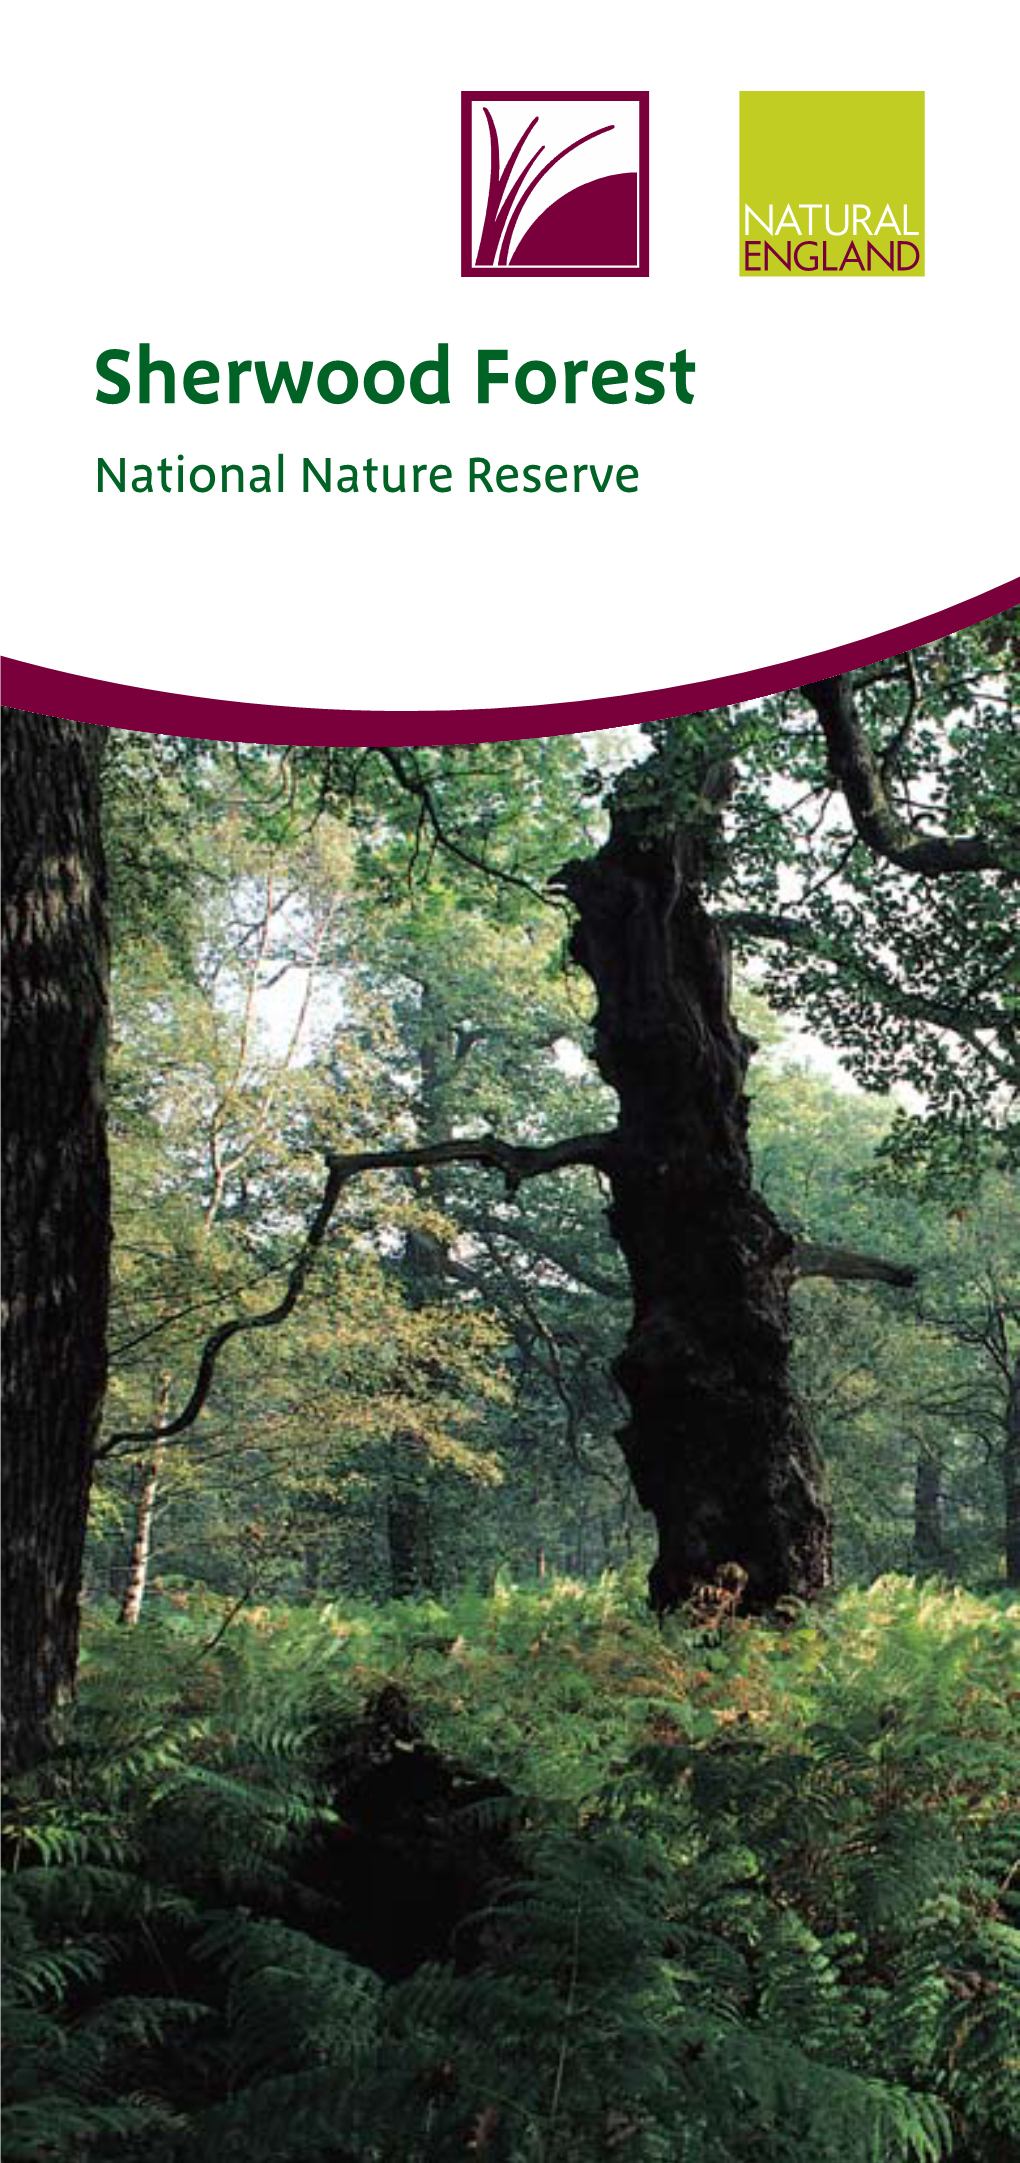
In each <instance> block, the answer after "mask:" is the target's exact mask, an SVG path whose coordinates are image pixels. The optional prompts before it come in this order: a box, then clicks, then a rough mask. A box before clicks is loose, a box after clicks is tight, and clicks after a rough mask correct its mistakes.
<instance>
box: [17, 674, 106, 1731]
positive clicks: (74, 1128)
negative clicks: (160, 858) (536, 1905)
mask: <svg viewBox="0 0 1020 2163" xmlns="http://www.w3.org/2000/svg"><path fill="white" fill-rule="evenodd" d="M102 751H103V732H102V730H101V729H98V728H90V727H86V726H83V725H82V724H80V723H77V722H73V721H58V720H53V719H51V718H49V717H48V716H45V715H42V714H26V713H20V712H14V711H7V710H5V713H4V732H3V773H4V907H3V952H4V1020H3V1037H4V1064H5V1088H4V1139H3V1152H4V1175H5V1186H6V1207H5V1210H4V1227H3V1279H4V1291H3V1298H4V1390H3V1394H4V1425H3V1518H4V1640H3V1681H4V1692H3V1696H4V1751H5V1758H6V1760H7V1762H8V1763H10V1764H12V1765H19V1764H25V1763H28V1762H30V1761H31V1760H32V1758H34V1757H35V1756H37V1755H38V1754H39V1752H40V1750H41V1749H42V1748H43V1747H44V1746H45V1741H46V1733H47V1728H48V1724H49V1720H50V1717H51V1714H52V1712H53V1710H54V1707H55V1706H56V1705H57V1703H58V1702H59V1700H60V1699H61V1697H63V1696H64V1695H66V1694H67V1692H68V1691H69V1690H70V1689H71V1687H72V1685H73V1682H74V1674H75V1666H76V1662H77V1653H78V1599H79V1588H80V1585H81V1558H82V1549H83V1546H84V1540H85V1520H86V1516H87V1512H88V1500H89V1488H90V1484H91V1478H92V1463H93V1447H94V1442H95V1435H96V1428H97V1425H98V1421H99V1414H100V1409H101V1405H102V1399H103V1391H104V1387H105V1382H106V1313H107V1297H108V1279H109V1244H110V1189H109V1169H108V1164H107V1153H106V1123H105V1103H104V1056H105V1046H106V1025H107V980H108V965H109V949H108V937H107V920H106V886H105V875H104V866H103V850H102V842H101V838H100V828H99V778H100V763H101V758H102Z"/></svg>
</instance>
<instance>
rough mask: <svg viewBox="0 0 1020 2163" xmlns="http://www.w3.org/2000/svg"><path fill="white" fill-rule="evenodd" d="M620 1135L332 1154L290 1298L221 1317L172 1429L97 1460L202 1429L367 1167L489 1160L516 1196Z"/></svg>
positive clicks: (127, 1436)
mask: <svg viewBox="0 0 1020 2163" xmlns="http://www.w3.org/2000/svg"><path fill="white" fill-rule="evenodd" d="M612 1140H613V1137H612V1135H611V1134H609V1133H597V1134H568V1135H566V1136H564V1138H563V1139H562V1140H560V1141H555V1142H543V1143H538V1144H536V1145H534V1146H528V1145H526V1144H522V1143H518V1142H505V1141H502V1140H501V1139H500V1137H499V1136H498V1135H496V1134H479V1135H477V1136H474V1137H465V1139H464V1140H463V1141H448V1142H430V1143H426V1144H423V1145H422V1147H421V1148H419V1149H370V1150H359V1151H353V1152H351V1153H349V1154H344V1155H332V1154H330V1155H327V1158H326V1164H327V1173H328V1176H327V1179H326V1185H325V1188H324V1191H323V1195H322V1200H321V1201H320V1203H319V1206H318V1208H317V1210H316V1212H315V1215H314V1217H313V1218H312V1221H311V1224H310V1225H309V1227H308V1231H307V1233H306V1235H305V1238H304V1241H303V1243H302V1245H301V1247H300V1248H299V1250H298V1253H297V1256H296V1259H295V1260H294V1262H293V1264H292V1266H291V1270H290V1274H289V1276H288V1278H287V1285H286V1289H285V1291H284V1294H283V1297H282V1299H279V1300H278V1301H277V1303H276V1305H275V1306H274V1307H267V1308H265V1309H264V1310H263V1312H262V1313H261V1314H240V1315H234V1316H232V1317H231V1319H230V1321H228V1322H221V1324H220V1326H219V1328H218V1329H214V1330H213V1332H212V1335H211V1336H210V1337H207V1338H206V1342H205V1345H204V1347H203V1350H202V1355H201V1358H200V1360H199V1363H198V1372H197V1374H196V1376H195V1383H194V1387H193V1389H192V1391H191V1395H190V1397H189V1398H188V1401H187V1404H186V1405H185V1406H184V1409H183V1411H181V1412H179V1413H178V1415H177V1418H176V1419H173V1420H170V1421H169V1422H168V1423H167V1424H166V1425H164V1426H156V1427H142V1428H136V1429H131V1430H126V1429H125V1430H122V1431H120V1432H118V1433H117V1434H112V1435H110V1436H108V1438H107V1440H106V1441H105V1442H103V1443H101V1445H100V1447H99V1448H98V1449H97V1451H96V1453H95V1454H96V1456H97V1458H100V1457H109V1456H111V1455H112V1454H113V1452H114V1450H117V1449H119V1448H125V1447H132V1448H138V1447H140V1446H143V1445H147V1444H148V1443H150V1442H168V1441H170V1440H172V1439H173V1438H174V1437H175V1436H177V1435H180V1434H183V1433H184V1432H185V1430H186V1429H187V1428H189V1427H193V1426H194V1424H195V1421H196V1420H197V1418H198V1416H199V1413H200V1412H201V1411H202V1408H203V1406H204V1405H205V1403H206V1400H207V1398H208V1395H209V1391H210V1389H211V1388H212V1383H213V1377H214V1375H215V1373H216V1366H217V1362H218V1360H219V1356H220V1353H221V1352H222V1351H223V1349H224V1346H225V1345H228V1344H229V1343H230V1341H231V1339H232V1338H233V1337H240V1336H242V1335H246V1334H247V1333H248V1332H249V1331H251V1330H256V1329H277V1328H278V1327H279V1325H280V1323H281V1322H285V1321H286V1320H287V1317H288V1315H290V1314H292V1313H293V1311H294V1308H295V1307H296V1306H297V1303H298V1300H299V1299H300V1297H301V1294H302V1292H303V1290H304V1287H305V1284H306V1282H307V1279H308V1276H309V1274H310V1272H311V1269H312V1267H313V1265H314V1262H315V1259H316V1256H317V1255H318V1252H319V1249H320V1247H321V1246H322V1243H323V1240H324V1239H325V1237H326V1233H327V1232H328V1230H329V1226H330V1223H331V1221H332V1218H333V1213H334V1211H335V1209H336V1206H337V1203H338V1201H339V1199H340V1196H341V1194H342V1193H343V1191H344V1188H345V1187H347V1186H349V1185H350V1182H351V1180H352V1179H357V1178H358V1177H359V1176H360V1174H361V1173H362V1172H383V1171H424V1170H428V1169H430V1168H433V1167H435V1166H436V1165H439V1164H484V1165H486V1166H488V1167H489V1168H490V1169H491V1170H493V1171H498V1172H502V1174H503V1178H504V1180H505V1181H506V1187H507V1192H508V1194H514V1193H516V1191H517V1188H518V1187H519V1186H520V1185H521V1183H522V1181H523V1180H525V1179H535V1178H538V1177H539V1176H540V1175H541V1174H542V1173H543V1172H556V1171H562V1170H564V1169H566V1168H567V1167H568V1166H571V1165H578V1164H587V1165H590V1166H592V1167H593V1168H595V1169H601V1168H603V1167H604V1166H605V1165H606V1164H607V1163H608V1161H609V1152H610V1148H611V1144H612Z"/></svg>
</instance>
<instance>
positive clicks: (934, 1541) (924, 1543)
mask: <svg viewBox="0 0 1020 2163" xmlns="http://www.w3.org/2000/svg"><path fill="white" fill-rule="evenodd" d="M914 1560H915V1562H916V1564H917V1568H918V1569H919V1570H922V1571H941V1570H944V1569H945V1567H946V1533H945V1523H944V1519H943V1492H942V1460H941V1458H940V1457H939V1456H938V1454H937V1452H935V1451H934V1450H925V1449H922V1450H920V1451H919V1452H918V1458H917V1469H916V1471H915V1474H914Z"/></svg>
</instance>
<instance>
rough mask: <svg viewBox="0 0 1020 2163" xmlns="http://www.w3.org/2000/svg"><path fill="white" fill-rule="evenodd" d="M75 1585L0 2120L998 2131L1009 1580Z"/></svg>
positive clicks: (602, 2145) (128, 2137) (1019, 1859)
mask: <svg viewBox="0 0 1020 2163" xmlns="http://www.w3.org/2000/svg"><path fill="white" fill-rule="evenodd" d="M225 1613H226V1610H225V1605H224V1603H223V1602H222V1601H218V1600H216V1599H214V1598H213V1597H212V1596H210V1595H208V1594H203V1593H200V1592H195V1593H191V1594H177V1595H173V1596H170V1597H167V1596H163V1597H162V1598H153V1599H151V1600H150V1602H149V1605H148V1609H147V1612H146V1615H145V1618H144V1619H143V1622H142V1624H141V1626H140V1627H139V1628H138V1629H137V1630H135V1631H132V1632H127V1631H124V1630H122V1629H118V1627H117V1626H116V1624H115V1623H114V1621H113V1620H112V1618H106V1617H104V1616H102V1615H97V1614H95V1613H93V1614H90V1616H89V1619H88V1621H87V1624H86V1629H85V1638H84V1655H83V1669H82V1683H81V1691H80V1700H79V1705H78V1708H77V1711H76V1713H75V1714H74V1716H73V1718H72V1719H70V1721H69V1724H68V1729H67V1733H66V1736H65V1737H64V1738H63V1741H62V1744H61V1747H60V1749H59V1751H58V1753H57V1756H56V1758H55V1760H54V1761H52V1763H51V1764H50V1765H49V1766H48V1768H47V1770H46V1772H45V1774H44V1775H38V1776H36V1778H35V1779H34V1780H31V1781H28V1782H23V1783H22V1784H21V1786H20V1787H19V1788H17V1789H15V1790H14V1791H13V1792H12V1795H11V1799H10V1810H9V1817H8V1825H7V1834H6V1860H7V1863H8V1866H9V1870H10V1875H9V1877H8V1880H7V1902H6V1922H5V1936H6V1962H5V1967H6V1987H7V1993H8V1997H9V2000H10V2007H9V2012H8V2098H9V2100H8V2106H7V2112H6V2141H7V2156H8V2159H9V2163H29V2159H32V2163H48V2159H51V2158H52V2159H55V2163H65V2159H66V2163H107V2159H110V2163H114V2159H117V2158H125V2157H126V2158H128V2159H134V2158H135V2157H141V2156H142V2155H143V2154H144V2156H145V2157H146V2163H199V2159H203V2158H206V2157H210V2158H211V2157H215V2158H216V2163H231V2159H233V2158H235V2157H236V2158H238V2159H240V2158H244V2163H445V2159H447V2158H450V2159H453V2158H455V2157H465V2156H476V2157H483V2158H489V2159H491V2163H566V2159H567V2158H568V2157H569V2158H572V2159H580V2163H588V2159H591V2163H597V2159H600V2158H603V2157H605V2158H622V2159H623V2163H741V2159H743V2158H747V2159H748V2163H786V2159H789V2163H910V2159H915V2158H916V2159H921V2163H923V2159H925V2158H937V2157H940V2156H946V2157H950V2156H951V2157H953V2158H956V2159H957V2163H1009V2159H1010V2158H1011V2157H1013V2156H1015V2155H1016V2154H1017V2152H1018V2150H1017V2145H1016V2144H1017V2143H1018V2142H1020V2103H1018V2096H1020V1935H1018V1931H1017V1928H1016V1926H1017V1923H1018V1921H1020V1811H1018V1800H1020V1796H1018V1786H1020V1783H1018V1781H1017V1770H1018V1765H1020V1756H1018V1750H1017V1743H1018V1738H1020V1660H1018V1658H1017V1653H1018V1650H1020V1630H1018V1624H1020V1605H1018V1604H1017V1603H1016V1602H1012V1603H1011V1602H1010V1601H1009V1599H1008V1598H1007V1597H1006V1596H1005V1595H1002V1596H978V1595H976V1594H972V1593H968V1592H965V1591H961V1590H953V1589H949V1588H947V1587H939V1586H924V1585H915V1584H914V1583H912V1582H911V1581H909V1580H904V1579H892V1578H888V1579H883V1580H881V1581H880V1582H879V1583H877V1584H876V1585H874V1586H872V1587H871V1589H870V1590H868V1591H863V1590H853V1591H847V1592H845V1593H843V1594H842V1595H840V1596H838V1597H837V1598H834V1599H832V1600H831V1601H829V1602H827V1603H824V1604H823V1605H822V1606H821V1607H819V1608H818V1609H814V1610H811V1611H810V1612H808V1611H797V1612H793V1611H791V1612H790V1614H788V1615H787V1617H786V1618H785V1619H784V1620H783V1621H782V1622H781V1623H771V1624H767V1623H750V1622H745V1621H743V1620H741V1619H740V1617H739V1616H734V1615H730V1614H718V1613H700V1614H698V1613H690V1612H688V1613H687V1614H685V1615H682V1616H679V1617H677V1618H674V1619H673V1620H671V1621H670V1622H668V1623H667V1624H666V1625H665V1626H664V1627H663V1628H659V1627H658V1626H657V1625H656V1624H655V1623H653V1622H652V1620H651V1619H650V1617H649V1616H648V1614H647V1613H646V1611H645V1610H644V1608H643V1606H642V1604H641V1599H640V1594H639V1591H638V1589H637V1588H636V1587H633V1588H632V1587H628V1586H625V1585H623V1586H621V1585H620V1584H618V1583H616V1582H615V1581H608V1580H607V1581H606V1582H604V1583H602V1584H600V1585H598V1586H595V1587H591V1586H589V1587H582V1586H580V1585H577V1584H574V1583H571V1582H563V1583H559V1584H554V1585H553V1586H551V1587H550V1588H548V1589H544V1590H541V1591H536V1590H530V1591H529V1590H519V1589H512V1588H506V1589H499V1588H497V1591H496V1593H495V1594H494V1595H493V1596H492V1597H482V1596H481V1595H469V1596H462V1597H459V1598H457V1599H455V1600H453V1601H451V1602H450V1604H449V1605H440V1604H438V1603H434V1602H402V1603H400V1604H398V1605H394V1606H391V1607H389V1608H381V1609H379V1608H376V1609H368V1608H365V1609H351V1608H349V1607H345V1608H343V1609H341V1608H340V1607H338V1606H318V1607H316V1608H314V1609H310V1608H308V1609H295V1608H291V1609H283V1608H262V1609H257V1610H248V1611H244V1612H242V1613H241V1614H239V1615H237V1616H236V1618H235V1619H234V1620H233V1621H232V1622H231V1623H230V1625H229V1627H228V1628H227V1629H226V1630H225V1631H224V1630H223V1622H224V1619H225Z"/></svg>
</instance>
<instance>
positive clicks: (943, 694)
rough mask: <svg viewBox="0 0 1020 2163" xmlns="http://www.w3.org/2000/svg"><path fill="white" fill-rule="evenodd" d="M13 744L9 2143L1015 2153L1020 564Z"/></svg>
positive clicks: (744, 2154) (500, 2156) (7, 954)
mask: <svg viewBox="0 0 1020 2163" xmlns="http://www.w3.org/2000/svg"><path fill="white" fill-rule="evenodd" d="M3 783H4V794H3V882H4V883H3V972H4V994H3V1046H4V1084H5V1086H4V1094H3V1161H4V1183H5V1208H4V1217H3V1339H4V1351H3V1405H4V1421H3V1569H4V1583H3V1599H4V1635H3V1756H4V1774H5V1808H4V1820H3V1873H4V1888H3V1889H4V1902H3V2004H4V2015H3V2018H4V2031H5V2043H6V2048H5V2079H4V2105H3V2138H4V2142H5V2144H6V2155H7V2157H8V2163H141V2159H143V2158H144V2159H145V2163H207V2159H210V2163H233V2159H237V2163H455V2159H457V2158H479V2159H482V2163H603V2159H606V2163H616V2159H619V2163H941V2159H946V2163H1012V2159H1014V2158H1016V2157H1017V2155H1018V2154H1020V1213H1018V1209H1017V1194H1018V1172H1020V1107H1018V1090H1020V967H1018V957H1020V939H1018V914H1020V912H1018V906H1017V902H1018V880H1020V611H1018V610H1010V611H1008V612H1007V613H1006V614H1003V615H999V616H994V617H991V618H988V619H987V620H985V621H984V622H981V623H978V624H977V625H975V626H973V627H972V628H970V629H967V630H962V631H959V632H956V633H955V634H953V635H952V636H948V637H945V638H942V639H939V640H938V641H936V642H935V643H933V644H931V645H926V646H924V647H919V648H916V649H914V650H912V651H908V652H905V653H901V654H898V655H895V656H893V657H892V658H890V659H886V660H878V661H875V662H873V663H871V664H870V665H867V666H863V667H860V668H858V669H855V670H853V671H851V672H848V673H845V674H842V675H837V676H832V677H827V678H824V679H822V680H820V681H817V682H809V683H805V684H804V685H803V686H801V687H800V688H799V689H797V690H794V691H789V692H786V693H784V694H782V695H781V696H775V697H768V698H764V699H760V700H755V701H749V702H748V703H746V704H742V705H738V706H733V707H730V708H726V709H719V710H715V711H711V712H704V713H699V714H696V715H688V716H684V717H681V718H678V719H667V720H663V721H660V722H655V723H649V724H647V725H646V726H644V727H636V726H635V727H628V728H622V729H617V730H606V731H603V732H600V733H591V734H588V735H584V736H568V735H564V736H555V737H549V738H544V739H525V740H513V741H502V742H493V743H475V744H471V743H464V744H456V743H451V744H446V745H441V746H438V747H417V748H403V749H400V748H392V747H378V748H362V749H356V748H351V747H347V746H342V745H341V746H335V747H331V748H327V747H323V746H319V747H315V748H309V749H303V748H299V747H296V746H293V745H289V746H284V747H273V746H270V745H265V744H250V745H249V744H235V743H224V742H219V741H204V740H199V739H197V738H191V737H172V736H160V735H155V734H149V733H143V732H141V731H139V732H133V731H129V730H122V729H118V728H109V729H108V728H102V727H98V726H94V725H88V724H84V723H79V722H75V721H73V720H67V719H61V718H58V717H55V716H49V715H43V714H37V713H25V712H22V711H20V710H16V709H9V708H5V709H4V713H3Z"/></svg>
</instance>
